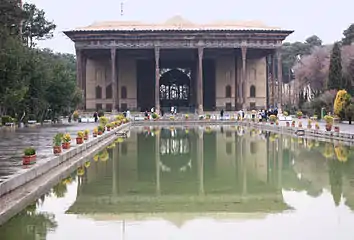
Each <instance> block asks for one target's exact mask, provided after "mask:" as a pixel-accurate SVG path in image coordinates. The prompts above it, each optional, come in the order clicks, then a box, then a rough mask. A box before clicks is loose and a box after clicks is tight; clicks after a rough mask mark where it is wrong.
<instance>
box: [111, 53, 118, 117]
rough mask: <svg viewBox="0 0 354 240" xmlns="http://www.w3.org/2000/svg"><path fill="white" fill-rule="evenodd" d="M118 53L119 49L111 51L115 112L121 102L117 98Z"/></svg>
mask: <svg viewBox="0 0 354 240" xmlns="http://www.w3.org/2000/svg"><path fill="white" fill-rule="evenodd" d="M116 51H117V49H115V48H112V49H111V73H112V75H111V77H112V79H111V81H112V95H113V96H112V97H113V99H112V100H113V109H112V110H113V111H115V110H118V109H119V102H118V96H117V68H116Z"/></svg>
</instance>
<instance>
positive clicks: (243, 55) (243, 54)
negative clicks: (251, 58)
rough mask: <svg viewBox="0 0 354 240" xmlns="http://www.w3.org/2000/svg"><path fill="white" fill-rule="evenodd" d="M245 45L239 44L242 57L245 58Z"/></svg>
mask: <svg viewBox="0 0 354 240" xmlns="http://www.w3.org/2000/svg"><path fill="white" fill-rule="evenodd" d="M247 49H248V48H247V46H241V54H242V59H245V58H246V55H247Z"/></svg>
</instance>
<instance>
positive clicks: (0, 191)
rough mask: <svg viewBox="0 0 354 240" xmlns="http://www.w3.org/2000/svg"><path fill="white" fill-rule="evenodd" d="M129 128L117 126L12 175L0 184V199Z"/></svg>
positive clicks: (127, 125)
mask: <svg viewBox="0 0 354 240" xmlns="http://www.w3.org/2000/svg"><path fill="white" fill-rule="evenodd" d="M129 126H130V123H128V124H124V125H122V126H119V127H118V128H115V129H113V130H112V131H110V132H106V133H104V134H103V135H101V136H98V137H97V138H93V137H92V136H90V139H89V140H88V141H86V142H84V143H83V144H81V145H76V146H72V147H71V148H70V149H69V150H64V152H63V153H62V154H60V155H59V156H55V155H53V156H50V157H48V158H45V159H43V160H40V161H39V162H37V163H36V165H34V166H32V167H31V168H30V169H27V170H24V171H19V172H18V173H17V174H15V175H13V176H12V177H11V178H9V179H7V180H5V181H4V182H2V183H0V197H1V196H3V195H5V194H6V193H9V192H10V191H13V190H14V189H16V188H18V187H20V186H22V185H24V184H26V183H27V182H29V181H31V180H33V179H35V178H37V177H39V176H41V175H42V174H45V173H47V172H48V171H49V170H51V169H53V168H55V167H57V166H58V165H60V164H62V163H64V162H66V161H67V160H69V159H71V158H73V157H75V156H77V155H78V154H81V153H84V152H85V151H87V150H88V149H90V148H92V147H94V146H96V145H97V144H101V143H103V144H105V143H106V142H107V141H108V140H107V138H108V137H110V136H112V135H115V133H116V132H118V131H120V130H123V129H126V128H128V127H129Z"/></svg>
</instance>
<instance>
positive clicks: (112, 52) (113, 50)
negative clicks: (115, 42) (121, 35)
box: [111, 48, 117, 59]
mask: <svg viewBox="0 0 354 240" xmlns="http://www.w3.org/2000/svg"><path fill="white" fill-rule="evenodd" d="M116 53H117V48H111V58H112V59H113V58H114V57H115V56H116Z"/></svg>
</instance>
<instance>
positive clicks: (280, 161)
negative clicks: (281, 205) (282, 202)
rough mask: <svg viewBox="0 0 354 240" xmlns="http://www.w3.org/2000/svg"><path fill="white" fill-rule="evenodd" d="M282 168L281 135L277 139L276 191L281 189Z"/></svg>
mask: <svg viewBox="0 0 354 240" xmlns="http://www.w3.org/2000/svg"><path fill="white" fill-rule="evenodd" d="M282 167H283V135H280V138H279V139H278V189H280V190H281V187H282V177H281V174H282Z"/></svg>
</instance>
